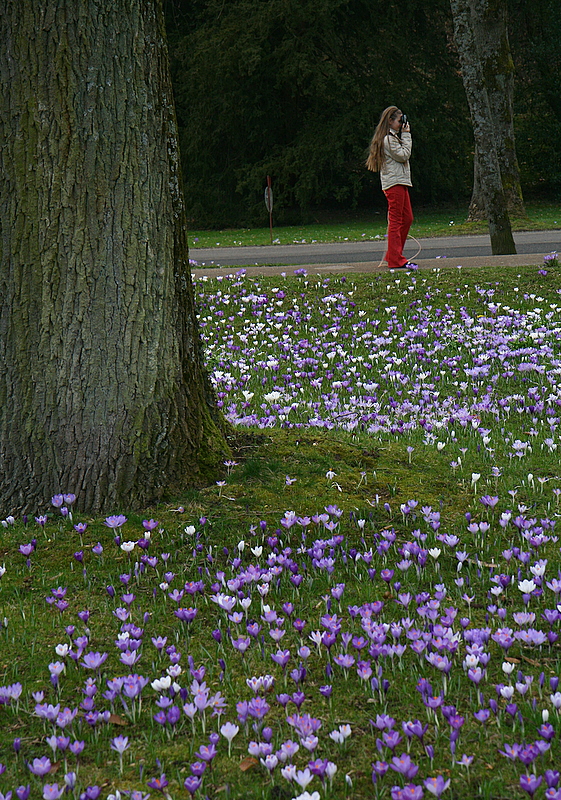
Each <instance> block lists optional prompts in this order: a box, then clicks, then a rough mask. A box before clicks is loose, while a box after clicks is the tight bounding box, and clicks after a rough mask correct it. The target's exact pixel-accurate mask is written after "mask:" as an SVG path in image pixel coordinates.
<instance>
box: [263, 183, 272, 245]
mask: <svg viewBox="0 0 561 800" xmlns="http://www.w3.org/2000/svg"><path fill="white" fill-rule="evenodd" d="M265 205H266V207H267V211H268V212H269V230H270V233H271V244H273V189H272V188H271V176H270V175H267V188H266V189H265Z"/></svg>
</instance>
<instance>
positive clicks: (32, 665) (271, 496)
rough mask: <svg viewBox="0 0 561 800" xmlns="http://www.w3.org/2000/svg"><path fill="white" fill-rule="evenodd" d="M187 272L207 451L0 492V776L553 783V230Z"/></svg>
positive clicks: (39, 780)
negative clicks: (131, 507) (500, 250)
mask: <svg viewBox="0 0 561 800" xmlns="http://www.w3.org/2000/svg"><path fill="white" fill-rule="evenodd" d="M194 286H195V294H196V297H197V303H198V308H199V316H200V325H201V334H202V339H203V346H204V349H205V353H206V358H207V363H208V367H209V371H210V372H211V375H212V379H213V382H214V385H215V388H216V396H217V400H218V403H219V405H220V407H221V408H222V411H223V413H224V416H225V417H226V419H227V420H228V421H229V422H230V423H231V424H232V429H233V434H232V436H231V441H232V443H233V444H232V455H231V458H228V459H227V460H225V463H224V469H223V474H222V475H221V476H219V478H220V479H219V480H217V481H216V482H215V483H214V484H213V485H212V486H208V487H206V488H203V489H200V490H194V489H189V490H186V491H185V494H184V495H183V496H180V497H174V498H170V501H169V502H168V503H165V504H162V505H161V506H159V507H158V508H153V509H147V510H146V511H145V513H144V514H142V513H140V514H139V513H136V512H135V513H133V512H131V511H128V510H127V509H114V513H113V514H112V515H110V516H108V517H107V518H105V519H90V518H87V517H85V516H84V515H82V514H80V513H79V512H78V511H76V510H73V509H74V507H75V506H76V507H79V498H76V497H75V496H74V494H73V492H74V488H75V487H71V486H68V487H67V486H64V487H55V488H54V491H55V492H56V494H54V496H53V497H52V498H45V505H44V507H43V508H38V509H37V511H36V514H34V515H29V516H27V517H22V516H21V514H16V512H15V510H13V509H1V514H2V516H3V517H4V518H3V519H2V521H1V523H2V527H1V528H0V720H1V722H2V725H1V727H0V762H1V765H0V800H4V799H7V800H10V799H11V800H16V798H18V800H26V798H27V797H31V798H44V800H56V799H57V798H59V797H67V796H72V797H74V798H80V800H96V798H98V797H99V798H103V800H105V798H107V797H110V798H124V797H125V796H130V797H131V798H132V800H144V799H145V798H147V797H148V796H150V797H152V798H154V797H156V798H157V797H163V798H173V799H174V800H175V798H178V800H182V799H184V800H187V799H188V798H190V797H194V798H197V799H199V798H200V800H204V798H206V797H208V798H217V799H219V798H244V799H245V798H248V799H250V798H266V799H267V800H268V799H269V798H271V800H273V799H274V800H284V798H286V800H291V799H292V798H300V800H310V798H313V800H320V798H321V800H323V798H334V799H335V800H337V799H338V798H353V799H354V798H391V799H392V800H414V799H416V798H422V797H424V798H428V797H437V798H438V797H443V798H450V800H451V799H452V798H465V800H468V798H475V797H482V798H516V797H526V796H529V797H536V798H550V800H554V798H560V799H561V783H560V776H559V770H560V769H561V738H560V737H561V721H560V718H559V715H560V711H561V685H560V678H561V663H560V659H559V653H560V645H561V640H560V638H559V636H560V630H561V629H560V621H561V598H560V594H561V557H560V546H561V542H560V541H559V527H558V520H559V514H560V513H561V512H560V509H559V503H560V497H561V467H560V465H559V451H560V449H561V448H560V445H561V440H560V431H561V426H560V423H561V282H560V280H559V267H558V264H557V259H556V257H555V254H553V255H552V256H551V257H547V258H546V261H545V263H544V264H543V265H539V266H532V267H527V268H519V267H517V268H503V269H501V270H497V269H494V270H488V271H485V270H471V271H467V270H463V269H462V268H460V267H458V268H453V267H452V268H450V267H447V268H446V269H442V270H436V271H420V270H419V271H412V272H406V273H404V272H399V273H389V272H387V273H381V272H378V273H375V274H373V275H361V276H352V275H347V276H335V275H331V276H315V275H307V274H306V271H305V270H296V272H294V271H293V272H289V271H288V270H287V273H286V275H283V276H271V275H268V276H263V277H259V278H249V277H247V275H246V274H245V273H244V272H243V271H240V272H239V273H238V274H237V275H235V276H232V277H222V278H220V277H217V278H201V277H199V278H195V279H194ZM4 515H5V516H4Z"/></svg>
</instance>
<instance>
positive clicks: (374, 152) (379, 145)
mask: <svg viewBox="0 0 561 800" xmlns="http://www.w3.org/2000/svg"><path fill="white" fill-rule="evenodd" d="M400 114H401V111H400V110H399V108H398V107H397V106H388V107H387V108H386V109H384V111H382V114H381V116H380V122H379V123H378V125H377V127H376V130H375V131H374V136H373V137H372V141H371V142H370V151H369V153H368V158H367V159H366V166H367V167H368V169H370V170H372V172H379V171H380V170H381V168H382V167H383V165H384V161H385V160H386V154H385V152H384V139H385V138H386V136H387V135H388V133H389V132H390V122H391V121H392V120H394V119H395V118H396V117H398V116H399V115H400Z"/></svg>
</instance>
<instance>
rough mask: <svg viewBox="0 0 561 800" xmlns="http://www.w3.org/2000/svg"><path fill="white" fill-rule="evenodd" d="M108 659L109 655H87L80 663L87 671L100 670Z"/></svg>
mask: <svg viewBox="0 0 561 800" xmlns="http://www.w3.org/2000/svg"><path fill="white" fill-rule="evenodd" d="M106 659H107V653H86V655H85V656H84V658H83V660H82V661H81V662H80V663H81V665H82V666H83V667H86V669H99V668H100V667H101V665H102V664H103V663H104V662H105V661H106Z"/></svg>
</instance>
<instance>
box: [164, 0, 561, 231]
mask: <svg viewBox="0 0 561 800" xmlns="http://www.w3.org/2000/svg"><path fill="white" fill-rule="evenodd" d="M165 7H166V18H167V25H168V37H169V42H170V54H171V61H172V75H173V80H174V87H175V95H176V105H177V114H178V122H179V127H180V137H181V150H182V158H183V170H184V181H185V194H186V198H187V205H188V215H189V217H190V221H191V226H192V227H202V226H225V225H246V224H258V223H259V222H260V221H261V222H266V210H265V205H264V202H263V191H264V187H265V182H266V176H267V175H271V176H272V178H273V185H274V192H275V222H276V223H277V224H283V223H284V224H287V223H288V224H291V223H292V224H293V223H298V222H302V221H307V220H309V219H312V218H313V217H314V216H317V214H318V210H319V209H322V210H331V211H340V210H341V209H345V210H349V209H351V210H355V209H357V208H361V207H371V206H372V203H373V202H374V204H375V205H377V204H379V205H382V204H383V202H382V200H383V198H382V196H381V192H380V189H379V179H378V176H376V175H371V174H369V173H367V171H366V170H365V168H364V158H365V151H366V148H367V146H368V143H369V140H370V138H371V135H372V132H373V129H374V127H375V125H376V122H377V119H378V117H379V114H380V111H381V110H382V109H383V108H385V107H386V106H387V105H390V104H393V103H396V104H399V105H400V107H402V108H403V109H404V110H405V111H406V112H407V113H408V114H409V116H410V117H411V120H412V123H413V129H414V132H415V162H414V183H415V187H414V200H415V202H416V203H417V204H420V203H426V204H432V203H436V202H440V203H441V202H443V201H450V200H452V199H453V200H455V201H456V202H457V201H458V200H462V201H463V200H465V201H467V200H468V199H469V194H470V191H471V179H472V160H471V156H472V134H471V125H470V121H469V112H468V108H467V103H466V99H465V95H464V90H463V86H462V82H461V77H460V74H459V70H458V64H457V58H456V53H455V50H454V47H453V44H452V40H451V31H452V25H451V14H450V7H449V3H448V1H447V0H435V2H433V3H430V4H427V3H424V2H421V0H407V2H405V3H397V2H394V0H383V2H382V0H375V1H374V2H366V0H229V2H224V0H166V4H165ZM560 13H561V12H560V11H559V9H558V8H557V7H556V4H555V3H554V0H537V1H536V2H533V3H532V7H531V10H530V4H529V2H528V0H512V3H511V9H510V22H511V27H512V48H513V53H514V56H515V60H516V64H517V106H516V115H517V129H518V137H519V138H518V146H519V156H520V161H521V168H522V171H523V180H524V188H525V190H526V191H528V192H535V191H539V192H541V193H542V194H544V193H545V194H548V195H549V196H551V193H552V192H555V190H558V188H559V185H560V183H561V165H560V163H559V155H558V153H559V149H560V148H559V133H558V130H559V126H558V124H557V123H558V120H559V114H560V105H561V101H560V100H559V92H558V89H557V87H558V86H559V77H560V72H561V66H560V62H561V48H560V45H559V43H558V41H557V40H556V39H555V36H554V31H555V30H558V26H555V25H554V24H552V22H553V19H554V18H555V19H557V18H559V15H560ZM560 22H561V20H560ZM546 23H547V24H546ZM548 31H549V33H548ZM536 117H538V119H539V124H537V123H536ZM542 122H543V126H542ZM544 130H545V131H546V135H542V134H543V132H544Z"/></svg>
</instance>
